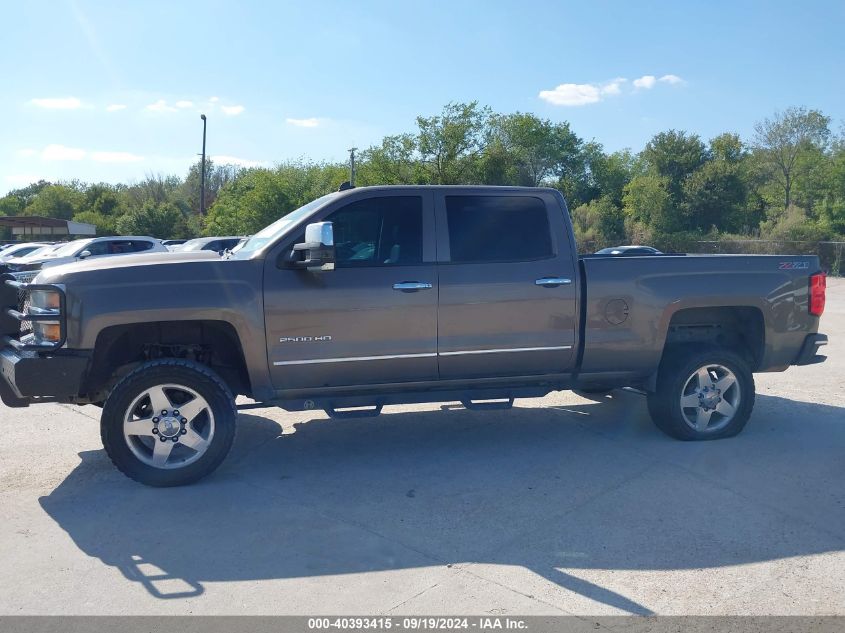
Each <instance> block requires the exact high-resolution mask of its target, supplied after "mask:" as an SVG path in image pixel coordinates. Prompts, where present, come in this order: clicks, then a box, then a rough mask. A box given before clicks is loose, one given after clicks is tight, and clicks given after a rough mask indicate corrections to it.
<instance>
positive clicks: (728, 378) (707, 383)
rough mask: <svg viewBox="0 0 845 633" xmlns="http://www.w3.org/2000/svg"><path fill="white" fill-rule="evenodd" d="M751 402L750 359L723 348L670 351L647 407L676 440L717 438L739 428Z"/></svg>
mask: <svg viewBox="0 0 845 633" xmlns="http://www.w3.org/2000/svg"><path fill="white" fill-rule="evenodd" d="M753 407H754V376H753V375H752V373H751V369H750V367H749V365H748V362H747V361H746V360H745V359H744V358H742V357H741V356H739V355H737V354H735V353H733V352H731V351H729V350H726V349H708V350H697V351H690V350H689V349H688V348H681V349H679V350H675V351H670V352H669V353H668V356H667V358H666V359H664V361H663V362H662V363H661V366H660V370H659V372H658V375H657V391H656V392H654V393H650V394H649V395H648V410H649V413H650V414H651V418H652V420H654V423H655V424H656V425H657V427H658V428H659V429H660V430H661V431H663V432H664V433H666V434H667V435H670V436H672V437H674V438H677V439H679V440H715V439H719V438H723V437H732V436H734V435H736V434H737V433H739V432H740V431H742V429H743V428H744V427H745V424H746V423H747V422H748V418H749V417H750V416H751V410H752V408H753Z"/></svg>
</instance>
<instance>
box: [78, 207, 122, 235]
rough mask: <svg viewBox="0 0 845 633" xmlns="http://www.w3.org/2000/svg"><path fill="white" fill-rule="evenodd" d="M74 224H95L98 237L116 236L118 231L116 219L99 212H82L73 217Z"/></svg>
mask: <svg viewBox="0 0 845 633" xmlns="http://www.w3.org/2000/svg"><path fill="white" fill-rule="evenodd" d="M73 221H74V222H82V223H83V224H93V225H94V226H95V227H96V229H97V235H100V236H102V235H114V234H115V232H116V231H117V227H116V226H115V225H116V221H115V218H114V217H112V216H108V215H104V214H102V213H99V212H97V211H81V212H79V213H77V214H76V215H75V216H73Z"/></svg>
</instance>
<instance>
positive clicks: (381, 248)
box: [326, 196, 423, 268]
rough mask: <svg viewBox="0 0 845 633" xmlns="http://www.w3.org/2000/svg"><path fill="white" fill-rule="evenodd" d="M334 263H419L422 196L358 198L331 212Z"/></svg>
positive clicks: (420, 255) (339, 266) (390, 264)
mask: <svg viewBox="0 0 845 633" xmlns="http://www.w3.org/2000/svg"><path fill="white" fill-rule="evenodd" d="M326 219H327V220H329V221H331V222H332V224H333V228H334V243H335V253H336V254H335V257H336V266H337V267H338V268H349V267H353V266H397V265H399V266H409V265H413V264H420V263H422V237H423V235H422V231H423V229H422V198H420V197H419V196H396V197H384V198H369V199H367V200H358V201H357V202H353V203H351V204H349V205H347V206H345V207H343V208H342V209H339V210H338V211H335V212H334V213H332V214H331V215H330V216H329V217H328V218H326Z"/></svg>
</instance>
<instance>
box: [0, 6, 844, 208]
mask: <svg viewBox="0 0 845 633" xmlns="http://www.w3.org/2000/svg"><path fill="white" fill-rule="evenodd" d="M0 15H2V17H3V23H4V28H3V36H2V38H0V77H2V82H3V89H2V93H0V121H2V124H0V125H2V127H0V130H2V132H1V133H0V193H2V192H5V191H6V190H8V189H11V188H15V187H18V186H22V185H25V184H27V183H28V182H30V181H33V180H37V179H39V178H46V179H53V180H56V179H73V178H79V179H81V180H86V181H109V182H116V181H127V182H131V181H133V180H138V179H140V178H142V177H143V176H144V175H145V174H148V173H165V174H168V173H175V174H180V175H181V174H183V173H184V172H185V171H186V169H187V166H188V165H189V164H190V163H191V161H192V160H194V156H195V154H196V153H198V152H199V151H200V143H201V132H202V127H201V121H200V118H199V113H200V112H205V113H206V114H207V115H208V119H209V128H208V153H209V155H211V156H212V157H217V158H218V160H222V161H223V162H235V163H239V164H245V165H250V164H268V165H272V164H273V163H276V162H279V161H282V160H287V159H296V158H311V159H316V160H322V159H328V160H339V159H343V158H344V157H345V156H346V151H345V150H346V149H347V148H348V147H350V146H352V145H353V144H355V145H357V146H358V147H366V146H367V145H369V144H373V143H376V142H378V141H379V140H380V139H381V137H382V136H384V135H386V134H394V133H399V132H404V131H410V130H412V129H413V126H414V117H415V116H416V115H418V114H425V115H428V114H434V113H436V112H438V111H439V110H440V108H441V107H442V106H443V105H444V104H445V103H447V102H448V101H469V100H473V99H476V100H478V101H480V102H481V103H482V104H486V105H489V106H491V107H492V108H493V109H494V110H497V111H501V112H512V111H516V110H520V111H528V112H534V113H536V114H538V115H540V116H542V117H548V118H550V119H553V120H568V121H569V122H570V123H571V125H572V128H573V129H574V131H575V132H576V133H577V134H579V135H580V136H581V137H583V138H586V139H596V140H597V141H599V142H601V143H603V144H604V145H605V147H606V148H607V149H609V150H615V149H620V148H623V147H632V148H634V149H635V150H639V149H640V148H641V147H642V146H643V144H644V143H645V142H646V141H647V140H648V139H649V138H650V137H651V136H652V135H653V134H654V133H656V132H658V131H661V130H665V129H669V128H676V129H684V130H689V131H692V132H696V133H698V134H700V135H701V136H702V137H703V138H705V139H706V138H710V137H712V136H714V135H716V134H718V133H720V132H722V131H727V130H730V131H736V132H739V133H741V134H742V135H743V136H745V137H749V136H750V135H751V133H752V131H753V125H754V122H755V121H757V120H759V119H760V118H762V117H764V116H768V115H770V114H771V113H773V112H774V111H775V110H777V109H782V108H784V107H788V106H790V105H806V106H807V107H812V108H819V109H821V110H822V111H824V112H825V113H826V114H828V115H829V116H832V117H833V119H834V122H835V124H834V128H835V129H837V130H838V129H839V126H840V124H841V121H842V120H843V118H845V81H843V76H845V71H844V70H843V69H845V44H843V39H842V38H843V31H842V29H843V25H845V3H843V2H841V1H830V2H795V1H791V2H771V1H770V2H738V1H733V2H715V1H708V2H693V1H686V0H683V1H678V0H675V1H672V2H621V1H620V2H584V1H583V0H579V1H578V2H532V1H530V0H522V1H520V2H495V1H488V2H461V1H460V0H452V1H451V2H441V1H439V0H429V1H428V2H424V3H423V2H402V1H400V0H394V1H392V2H390V1H368V0H356V1H354V2H350V1H348V0H347V1H345V2H337V3H335V2H316V1H313V0H311V1H305V0H302V1H299V2H282V1H278V2H275V1H274V2H271V1H269V0H268V1H266V2H257V1H249V0H243V1H241V2H231V1H226V2H223V1H217V0H205V1H203V2H194V1H188V0H179V1H178V2H177V1H173V0H169V1H159V0H145V1H144V2H140V1H138V2H129V1H125V0H110V1H100V0H50V1H39V0H28V1H27V2H20V1H19V0H0Z"/></svg>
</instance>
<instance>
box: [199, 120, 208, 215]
mask: <svg viewBox="0 0 845 633" xmlns="http://www.w3.org/2000/svg"><path fill="white" fill-rule="evenodd" d="M200 118H201V119H202V167H201V168H200V169H201V172H200V215H201V216H202V215H205V126H206V123H207V121H206V119H205V115H204V114H201V115H200Z"/></svg>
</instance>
